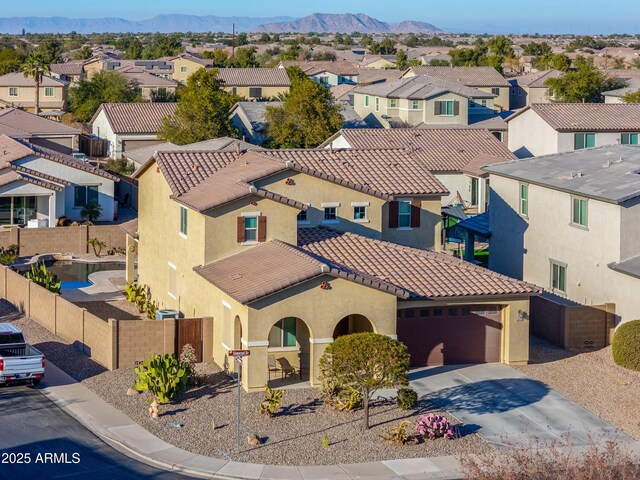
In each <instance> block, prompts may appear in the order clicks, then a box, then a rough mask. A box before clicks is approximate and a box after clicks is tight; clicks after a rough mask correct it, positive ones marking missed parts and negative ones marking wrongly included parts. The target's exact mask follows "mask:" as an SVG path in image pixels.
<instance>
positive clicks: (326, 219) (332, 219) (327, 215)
mask: <svg viewBox="0 0 640 480" xmlns="http://www.w3.org/2000/svg"><path fill="white" fill-rule="evenodd" d="M338 207H340V203H323V204H322V209H323V210H324V215H323V217H322V223H325V224H335V223H339V222H340V219H339V218H338Z"/></svg>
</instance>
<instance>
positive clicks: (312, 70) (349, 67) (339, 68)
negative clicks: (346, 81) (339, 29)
mask: <svg viewBox="0 0 640 480" xmlns="http://www.w3.org/2000/svg"><path fill="white" fill-rule="evenodd" d="M279 66H281V67H282V68H287V67H299V68H300V70H302V71H303V72H304V73H305V74H306V75H308V76H311V75H317V74H319V73H322V72H329V73H333V74H335V75H340V76H345V77H347V76H348V77H355V76H357V75H358V74H359V71H358V69H357V68H356V67H355V66H354V65H353V63H351V62H347V61H324V62H322V61H318V62H314V61H310V62H305V61H297V60H291V61H282V62H280V65H279Z"/></svg>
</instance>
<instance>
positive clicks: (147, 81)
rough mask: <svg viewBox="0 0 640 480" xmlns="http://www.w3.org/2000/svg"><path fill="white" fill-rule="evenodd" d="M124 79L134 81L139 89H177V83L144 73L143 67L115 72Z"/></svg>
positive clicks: (122, 68)
mask: <svg viewBox="0 0 640 480" xmlns="http://www.w3.org/2000/svg"><path fill="white" fill-rule="evenodd" d="M114 71H115V72H118V73H120V74H122V75H124V76H125V77H126V78H128V79H130V80H134V81H135V82H136V83H137V84H138V86H140V87H177V86H178V82H176V81H175V80H168V79H166V78H162V77H159V76H158V75H154V74H153V73H149V72H147V71H145V69H144V68H143V67H135V66H128V67H121V68H118V69H116V70H114Z"/></svg>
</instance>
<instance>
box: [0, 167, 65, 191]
mask: <svg viewBox="0 0 640 480" xmlns="http://www.w3.org/2000/svg"><path fill="white" fill-rule="evenodd" d="M14 182H27V183H30V184H32V185H37V186H39V187H43V188H46V189H49V190H53V191H54V192H60V191H62V187H61V186H60V185H56V184H55V183H52V182H48V181H46V180H44V179H42V178H41V177H40V176H35V175H27V174H26V173H24V172H18V171H16V170H8V171H6V172H4V173H0V187H4V186H5V185H10V184H12V183H14Z"/></svg>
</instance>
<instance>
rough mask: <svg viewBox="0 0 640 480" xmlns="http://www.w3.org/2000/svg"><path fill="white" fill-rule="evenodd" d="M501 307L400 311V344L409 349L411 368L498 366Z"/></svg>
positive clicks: (398, 327) (500, 340)
mask: <svg viewBox="0 0 640 480" xmlns="http://www.w3.org/2000/svg"><path fill="white" fill-rule="evenodd" d="M500 308H501V307H499V306H492V305H482V306H466V305H465V306H462V307H443V308H413V309H402V310H398V324H397V332H398V340H400V341H401V342H403V343H404V344H405V345H407V347H408V348H409V353H410V354H411V365H412V366H427V365H455V364H463V363H488V362H499V361H500V351H501V343H502V323H501V320H500Z"/></svg>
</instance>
